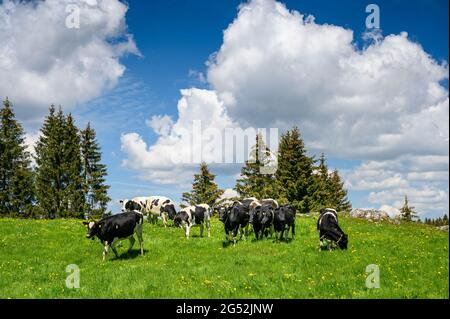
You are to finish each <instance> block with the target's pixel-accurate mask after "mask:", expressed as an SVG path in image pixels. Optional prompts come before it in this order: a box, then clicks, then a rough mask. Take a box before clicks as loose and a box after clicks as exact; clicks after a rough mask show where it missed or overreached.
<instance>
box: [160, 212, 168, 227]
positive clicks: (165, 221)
mask: <svg viewBox="0 0 450 319" xmlns="http://www.w3.org/2000/svg"><path fill="white" fill-rule="evenodd" d="M161 217H162V221H163V224H164V227H165V228H167V214H166V213H162V214H161Z"/></svg>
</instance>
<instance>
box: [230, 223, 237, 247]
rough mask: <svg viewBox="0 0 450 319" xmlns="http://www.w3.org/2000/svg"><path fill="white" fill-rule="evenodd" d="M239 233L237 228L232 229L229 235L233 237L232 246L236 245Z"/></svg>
mask: <svg viewBox="0 0 450 319" xmlns="http://www.w3.org/2000/svg"><path fill="white" fill-rule="evenodd" d="M238 232H239V226H237V227H236V228H234V229H233V231H232V233H231V235H232V236H233V245H236V236H237V234H238Z"/></svg>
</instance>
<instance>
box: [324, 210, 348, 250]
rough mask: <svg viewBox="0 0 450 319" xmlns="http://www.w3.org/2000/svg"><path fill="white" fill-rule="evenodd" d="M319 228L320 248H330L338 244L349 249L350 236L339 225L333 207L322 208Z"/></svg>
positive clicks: (341, 247)
mask: <svg viewBox="0 0 450 319" xmlns="http://www.w3.org/2000/svg"><path fill="white" fill-rule="evenodd" d="M317 230H318V231H319V237H320V250H330V249H332V248H334V247H335V246H336V245H337V246H338V247H339V248H340V249H347V245H348V236H347V235H346V234H345V233H344V232H343V231H342V229H341V228H340V227H339V223H338V215H337V212H336V210H334V209H332V208H324V209H321V210H320V216H319V219H318V220H317Z"/></svg>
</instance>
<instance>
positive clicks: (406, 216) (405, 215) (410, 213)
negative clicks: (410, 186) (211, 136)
mask: <svg viewBox="0 0 450 319" xmlns="http://www.w3.org/2000/svg"><path fill="white" fill-rule="evenodd" d="M400 216H401V217H402V219H403V220H405V221H408V222H410V221H413V219H416V218H417V213H416V212H415V211H414V207H412V206H409V202H408V196H406V195H405V201H404V203H403V207H402V208H400Z"/></svg>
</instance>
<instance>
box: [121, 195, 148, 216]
mask: <svg viewBox="0 0 450 319" xmlns="http://www.w3.org/2000/svg"><path fill="white" fill-rule="evenodd" d="M146 200H147V197H134V198H133V199H121V200H120V201H119V203H120V204H121V205H122V213H126V212H131V211H134V210H136V211H138V212H141V213H143V210H144V207H145V201H146Z"/></svg>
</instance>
